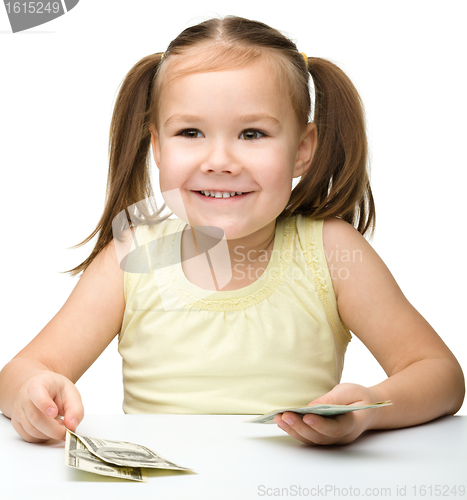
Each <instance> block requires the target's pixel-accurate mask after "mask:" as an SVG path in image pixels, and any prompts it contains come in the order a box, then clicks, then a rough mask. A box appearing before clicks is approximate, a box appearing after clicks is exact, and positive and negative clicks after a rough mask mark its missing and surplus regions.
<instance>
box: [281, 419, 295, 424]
mask: <svg viewBox="0 0 467 500" xmlns="http://www.w3.org/2000/svg"><path fill="white" fill-rule="evenodd" d="M282 420H284V422H287V423H288V424H289V425H292V424H293V418H292V417H287V418H282Z"/></svg>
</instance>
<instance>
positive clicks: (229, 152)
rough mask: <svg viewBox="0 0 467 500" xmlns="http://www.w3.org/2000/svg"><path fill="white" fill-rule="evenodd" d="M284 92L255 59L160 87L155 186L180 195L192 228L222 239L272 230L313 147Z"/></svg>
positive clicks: (310, 134) (311, 135)
mask: <svg viewBox="0 0 467 500" xmlns="http://www.w3.org/2000/svg"><path fill="white" fill-rule="evenodd" d="M284 87H285V85H282V86H281V85H280V82H279V81H278V79H277V77H276V75H275V73H274V71H273V70H272V68H270V66H269V65H268V64H267V63H266V62H265V61H258V62H254V63H252V64H249V65H247V66H245V67H242V68H239V69H233V70H225V71H215V72H206V73H194V74H190V75H187V76H182V77H179V78H177V79H175V80H173V81H172V82H171V83H169V84H168V85H166V86H165V87H164V88H163V90H162V93H161V96H160V101H159V102H160V103H161V104H160V107H159V122H158V123H159V125H158V129H157V130H154V131H153V132H152V146H153V152H154V158H155V161H156V164H157V166H158V168H159V170H160V172H159V179H160V187H161V191H162V193H164V192H166V191H170V190H176V189H178V190H179V192H180V195H181V199H182V202H183V206H184V209H185V211H186V214H187V216H188V219H189V222H190V224H191V225H192V226H215V227H220V228H221V229H222V230H223V231H224V232H225V237H226V238H227V239H228V240H229V239H237V238H242V237H245V236H248V235H252V234H253V233H257V232H258V231H260V232H262V233H263V234H265V233H267V232H268V230H269V231H273V229H274V225H275V219H276V218H277V216H278V215H279V214H280V213H281V212H282V210H283V209H284V208H285V206H286V204H287V202H288V200H289V198H290V193H291V189H292V179H293V178H294V177H299V176H300V175H302V174H303V173H304V172H305V170H306V169H307V168H308V167H309V165H310V163H311V159H312V153H313V150H314V143H315V142H316V141H315V140H314V139H315V129H314V126H313V125H311V124H310V125H309V126H308V127H307V129H306V130H305V131H301V130H300V129H299V126H298V123H297V118H296V116H295V113H294V111H293V108H292V105H291V102H290V98H289V97H288V95H287V92H286V89H285V88H284ZM200 191H212V192H214V193H216V192H220V193H222V194H224V193H233V192H235V193H238V192H241V193H243V194H242V195H237V196H234V197H229V198H224V197H222V198H216V197H206V196H204V195H203V194H201V193H200ZM166 201H168V199H166ZM167 204H168V206H169V208H170V209H171V210H172V211H173V212H174V213H175V214H176V215H178V216H179V217H180V215H179V214H178V213H177V212H180V210H177V209H176V207H175V206H174V207H171V206H170V203H169V202H168V203H167ZM182 218H183V217H182Z"/></svg>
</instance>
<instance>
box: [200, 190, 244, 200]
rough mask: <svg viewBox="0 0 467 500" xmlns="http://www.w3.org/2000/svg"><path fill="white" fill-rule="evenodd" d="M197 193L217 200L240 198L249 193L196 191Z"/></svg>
mask: <svg viewBox="0 0 467 500" xmlns="http://www.w3.org/2000/svg"><path fill="white" fill-rule="evenodd" d="M195 193H198V194H200V195H201V196H204V197H205V198H216V199H229V198H240V197H242V196H245V195H247V194H248V192H245V193H243V192H235V191H231V192H229V191H224V192H221V191H195Z"/></svg>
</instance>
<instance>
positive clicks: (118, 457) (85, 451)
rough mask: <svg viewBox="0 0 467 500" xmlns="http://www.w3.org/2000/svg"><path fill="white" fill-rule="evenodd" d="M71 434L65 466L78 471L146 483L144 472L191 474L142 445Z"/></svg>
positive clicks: (68, 433) (69, 435) (69, 433)
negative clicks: (171, 471) (181, 471)
mask: <svg viewBox="0 0 467 500" xmlns="http://www.w3.org/2000/svg"><path fill="white" fill-rule="evenodd" d="M67 431H68V432H67V441H66V446H65V463H66V464H67V465H69V466H70V467H74V468H76V469H81V470H86V471H88V472H94V473H95V474H103V475H106V476H114V477H123V478H125V479H132V480H134V481H144V482H145V481H147V476H146V474H145V473H144V471H143V470H142V469H141V468H145V467H146V468H151V469H173V470H186V471H190V470H191V469H189V468H187V467H182V466H181V465H178V464H176V463H174V462H171V461H170V460H167V459H165V458H164V457H162V456H161V455H159V454H157V453H156V452H155V451H153V450H150V449H149V448H147V447H146V446H142V445H140V444H134V443H127V442H126V441H112V440H109V439H100V438H92V437H89V436H83V435H81V434H77V433H76V432H73V431H70V430H69V429H67Z"/></svg>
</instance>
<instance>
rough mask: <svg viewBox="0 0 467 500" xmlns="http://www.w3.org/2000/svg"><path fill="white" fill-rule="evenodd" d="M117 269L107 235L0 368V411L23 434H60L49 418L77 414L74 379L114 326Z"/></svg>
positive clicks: (119, 304) (120, 299)
mask: <svg viewBox="0 0 467 500" xmlns="http://www.w3.org/2000/svg"><path fill="white" fill-rule="evenodd" d="M123 274H124V273H123V271H122V270H121V269H120V265H119V262H118V260H117V256H116V253H115V248H114V242H113V240H112V241H111V242H110V243H109V244H108V245H107V247H106V248H104V250H102V251H101V252H100V253H99V255H98V256H97V257H96V258H95V259H94V260H93V262H92V263H91V264H90V265H89V267H88V268H87V269H86V271H84V273H83V274H82V276H81V278H80V280H79V281H78V283H77V284H76V286H75V288H74V290H73V292H72V293H71V295H70V297H69V298H68V300H67V301H66V302H65V304H64V305H63V307H62V308H61V309H60V311H59V312H58V313H57V314H56V315H55V316H54V318H53V319H52V320H51V321H50V322H49V323H48V324H47V325H46V326H45V327H44V328H43V329H42V331H41V332H40V333H39V334H38V335H37V336H36V337H35V338H34V339H33V340H32V341H31V342H30V343H29V344H28V345H27V346H26V347H25V348H24V349H23V350H22V351H20V352H19V353H18V354H17V355H16V356H15V357H14V358H13V359H12V360H11V361H10V362H9V363H8V364H7V365H6V366H5V367H4V368H3V369H2V371H1V372H0V410H1V411H2V412H3V413H4V414H5V415H6V416H7V417H9V418H11V419H12V421H13V425H14V427H15V429H16V430H17V431H18V432H19V433H20V435H21V436H22V437H23V438H24V439H26V440H28V441H43V440H45V439H48V438H50V437H53V438H59V439H60V438H63V436H64V434H65V431H64V429H63V426H62V425H60V424H59V423H58V421H56V420H55V417H56V416H57V415H64V416H65V424H69V425H70V426H71V427H76V425H77V423H76V424H75V425H73V422H72V420H73V419H76V421H77V422H79V420H81V419H82V418H83V409H82V403H81V399H80V396H79V393H78V391H77V390H76V388H75V387H74V383H75V382H76V381H77V380H78V379H79V378H80V377H81V375H83V373H84V372H85V371H86V370H87V369H88V368H89V367H90V366H91V365H92V363H94V361H95V360H96V359H97V358H98V356H99V355H100V354H101V353H102V351H103V350H104V349H105V348H106V347H107V345H108V344H109V343H110V342H111V341H112V339H113V338H114V337H115V335H117V334H118V333H119V331H120V328H121V324H122V319H123V313H124V309H125V299H124V290H123ZM51 408H53V410H54V411H53V413H52V414H50V412H51Z"/></svg>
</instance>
